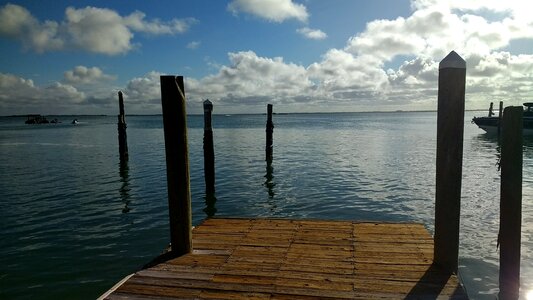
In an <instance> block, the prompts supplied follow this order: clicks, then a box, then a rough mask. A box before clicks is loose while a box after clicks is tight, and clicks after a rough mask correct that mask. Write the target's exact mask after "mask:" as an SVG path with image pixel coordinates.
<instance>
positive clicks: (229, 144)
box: [0, 112, 533, 299]
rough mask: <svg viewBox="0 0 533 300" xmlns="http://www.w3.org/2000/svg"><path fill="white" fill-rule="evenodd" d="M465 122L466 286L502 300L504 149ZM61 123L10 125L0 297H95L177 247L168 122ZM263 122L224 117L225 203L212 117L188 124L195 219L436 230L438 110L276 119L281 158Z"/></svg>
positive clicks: (530, 214)
mask: <svg viewBox="0 0 533 300" xmlns="http://www.w3.org/2000/svg"><path fill="white" fill-rule="evenodd" d="M475 114H477V115H484V113H480V112H476V113H474V112H467V113H466V115H465V134H464V156H463V184H462V204H461V234H460V241H461V244H460V276H461V277H462V280H463V282H464V284H465V287H466V290H467V292H468V294H469V296H470V297H471V298H472V299H495V297H496V294H497V291H498V257H499V253H498V250H497V249H496V240H497V235H498V226H499V189H500V183H499V182H500V175H499V171H498V167H497V162H498V158H499V152H498V151H499V150H498V144H497V140H496V139H495V138H494V137H491V136H487V135H486V134H484V133H483V131H481V130H480V129H478V128H477V127H476V126H475V125H473V124H471V123H470V119H471V118H472V116H473V115H475ZM58 118H59V119H60V120H62V121H63V123H61V124H48V125H25V124H24V119H23V118H8V117H2V118H0V237H1V239H0V298H1V299H14V298H16V299H94V298H96V297H98V296H99V295H101V294H102V293H103V292H105V291H106V290H107V289H109V288H110V287H111V286H112V285H114V284H115V283H116V282H117V281H119V280H120V279H122V278H123V277H124V276H126V275H128V274H130V273H132V272H134V271H136V270H138V269H139V268H140V267H141V266H142V265H143V264H145V263H147V262H148V261H150V260H151V259H152V258H153V257H155V256H157V255H158V254H159V253H161V252H162V251H163V249H164V248H165V247H166V246H167V245H168V242H169V228H168V209H167V194H166V171H165V151H164V138H163V128H162V119H161V116H127V118H126V121H127V124H128V129H127V134H128V148H129V156H130V157H129V160H128V162H127V163H126V164H121V163H120V160H119V155H118V138H117V126H116V116H87V117H79V116H78V117H76V118H78V120H79V121H80V123H79V124H78V125H71V124H70V120H72V119H73V118H74V117H68V116H59V117H58ZM265 124H266V116H264V115H215V116H214V119H213V126H214V143H215V154H216V202H215V203H213V202H212V201H207V203H206V200H205V193H204V180H203V150H202V135H203V128H202V126H203V117H202V116H190V117H189V119H188V127H189V158H190V173H191V191H192V209H193V222H194V224H198V223H199V222H201V221H202V220H203V219H204V218H205V217H206V216H207V215H208V214H209V215H212V214H214V215H215V216H241V217H243V216H247V217H287V218H312V219H314V218H317V219H345V220H376V221H413V222H422V223H424V224H426V226H427V228H428V229H429V230H430V231H433V218H434V194H435V153H436V149H435V148H436V113H435V112H396V113H339V114H278V115H275V116H274V124H275V128H274V160H273V163H272V168H271V169H269V168H267V165H266V163H265V160H264V145H265ZM524 144H525V145H524V170H523V174H524V179H523V217H522V266H521V268H522V292H523V298H524V299H525V298H526V296H525V295H526V293H527V292H528V291H530V290H533V201H532V199H533V140H529V139H526V140H525V141H524Z"/></svg>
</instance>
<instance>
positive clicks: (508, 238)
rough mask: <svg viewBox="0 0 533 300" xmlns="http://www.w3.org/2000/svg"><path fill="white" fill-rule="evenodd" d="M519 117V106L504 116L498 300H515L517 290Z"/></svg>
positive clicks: (520, 169) (520, 159) (508, 109)
mask: <svg viewBox="0 0 533 300" xmlns="http://www.w3.org/2000/svg"><path fill="white" fill-rule="evenodd" d="M522 114H523V109H522V107H520V106H511V107H506V108H505V110H504V113H503V122H502V123H503V124H502V140H501V160H500V167H501V172H502V174H501V185H500V233H499V234H498V241H499V243H500V293H499V299H518V297H519V291H520V234H521V224H522Z"/></svg>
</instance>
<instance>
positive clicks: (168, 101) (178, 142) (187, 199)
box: [160, 75, 192, 257]
mask: <svg viewBox="0 0 533 300" xmlns="http://www.w3.org/2000/svg"><path fill="white" fill-rule="evenodd" d="M160 80H161V105H162V108H163V126H164V134H165V154H166V162H167V186H168V187H167V188H168V207H169V218H170V239H171V256H174V257H176V256H180V255H183V254H186V253H189V252H191V250H192V228H191V226H192V216H191V190H190V177H189V152H188V146H187V114H186V110H185V89H184V85H183V76H178V77H176V76H168V75H166V76H161V77H160Z"/></svg>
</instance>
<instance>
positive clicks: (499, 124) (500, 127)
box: [498, 101, 503, 137]
mask: <svg viewBox="0 0 533 300" xmlns="http://www.w3.org/2000/svg"><path fill="white" fill-rule="evenodd" d="M502 115H503V101H500V110H499V111H498V137H499V136H500V133H501V131H502Z"/></svg>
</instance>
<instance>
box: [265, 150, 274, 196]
mask: <svg viewBox="0 0 533 300" xmlns="http://www.w3.org/2000/svg"><path fill="white" fill-rule="evenodd" d="M265 179H266V180H265V184H264V185H265V186H266V188H267V190H268V197H269V198H270V199H272V198H274V196H275V195H276V193H275V192H274V187H275V186H276V183H275V182H274V181H273V179H274V167H273V166H272V157H270V159H267V161H266V174H265Z"/></svg>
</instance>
